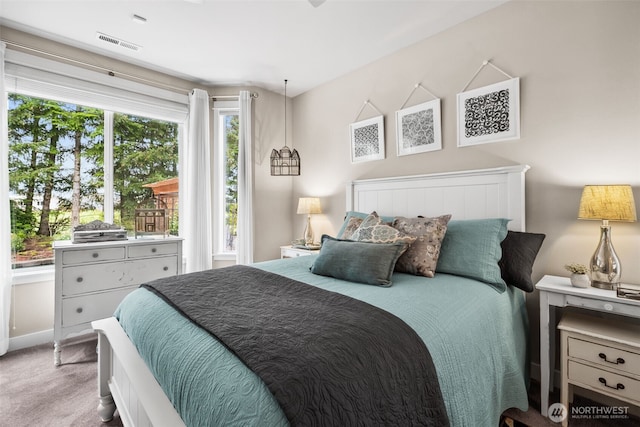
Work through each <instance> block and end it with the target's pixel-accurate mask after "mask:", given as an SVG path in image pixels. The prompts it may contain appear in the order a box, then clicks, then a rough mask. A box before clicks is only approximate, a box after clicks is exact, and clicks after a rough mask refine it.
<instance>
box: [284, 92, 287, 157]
mask: <svg viewBox="0 0 640 427" xmlns="http://www.w3.org/2000/svg"><path fill="white" fill-rule="evenodd" d="M284 146H285V147H286V146H287V79H284Z"/></svg>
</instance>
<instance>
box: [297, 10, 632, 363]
mask: <svg viewBox="0 0 640 427" xmlns="http://www.w3.org/2000/svg"><path fill="white" fill-rule="evenodd" d="M638 22H640V3H639V2H626V1H620V2H617V1H602V2H572V1H544V2H540V1H515V2H510V3H507V4H505V5H502V6H500V7H498V8H496V9H494V10H492V11H489V12H487V13H486V14H484V15H481V16H480V17H477V18H475V19H472V20H470V21H467V22H465V23H462V24H460V25H458V26H456V27H454V28H452V29H449V30H447V31H445V32H442V33H440V34H439V35H436V36H435V37H431V38H429V39H427V40H424V41H422V42H420V43H417V44H415V45H413V46H410V47H408V48H406V49H404V50H402V51H400V52H398V53H396V54H394V55H391V56H389V57H386V58H384V59H381V60H379V61H376V62H374V63H372V64H370V65H368V66H366V67H363V68H362V69H359V70H357V71H354V72H352V73H350V74H348V75H345V76H343V77H341V78H338V79H336V80H334V81H332V82H330V83H327V84H325V85H323V86H321V87H318V88H316V89H313V90H311V91H309V92H307V93H305V94H302V95H299V96H298V97H296V98H295V99H294V107H293V109H294V123H295V124H294V140H295V141H297V143H298V150H299V151H300V155H301V158H302V161H303V169H302V170H303V175H302V176H301V177H300V178H299V179H296V180H295V181H294V197H298V196H303V195H317V196H320V197H322V199H321V202H322V204H323V209H324V212H325V213H324V214H323V215H318V216H317V217H314V225H315V228H316V232H317V234H318V233H321V232H326V233H329V234H332V233H335V232H336V231H337V230H338V228H339V227H340V224H341V223H342V218H343V215H344V210H345V190H344V185H345V183H346V182H347V181H349V180H352V179H359V178H373V177H383V176H394V175H412V174H421V173H430V172H441V171H454V170H462V169H476V168H485V167H495V166H503V165H513V164H521V163H524V164H529V165H530V166H531V170H530V171H529V172H528V173H527V185H526V197H527V211H526V213H527V229H528V230H529V231H532V232H539V233H545V234H546V235H547V238H546V240H545V243H544V245H543V247H542V251H541V253H540V254H539V256H538V259H537V262H536V267H535V270H534V279H536V280H537V279H539V278H540V277H541V276H542V275H543V274H557V275H566V272H565V271H564V270H563V265H564V264H565V263H567V262H573V261H575V262H583V263H586V262H588V259H589V257H590V256H591V254H592V253H593V251H594V250H595V247H596V244H597V241H598V238H599V224H598V223H596V222H591V221H578V220H577V219H576V217H577V212H578V204H579V199H580V195H581V191H582V187H583V186H584V185H585V184H594V183H595V184H599V183H629V184H631V185H632V186H633V187H634V192H635V196H636V205H638V204H639V203H638V202H640V191H639V190H640V126H638V125H639V124H640V121H639V120H640V25H638ZM485 59H490V60H491V61H492V63H493V64H495V65H497V66H498V67H500V68H501V69H503V70H505V71H506V72H507V73H509V74H511V75H513V76H517V77H520V96H521V138H520V139H519V140H517V141H512V142H501V143H494V144H485V145H479V146H473V147H465V148H457V146H456V94H457V93H458V92H460V91H461V90H462V89H463V88H464V86H465V84H467V82H468V81H469V80H470V79H471V78H472V76H473V74H474V73H475V72H476V71H477V69H478V68H479V67H480V65H481V64H482V62H483V60H485ZM503 79H504V76H502V75H501V74H500V73H498V72H496V71H495V70H493V69H491V68H490V67H485V69H484V70H483V71H482V72H481V73H480V75H479V76H478V78H477V79H476V80H474V82H473V84H472V85H471V86H470V89H472V88H476V87H480V86H483V85H485V84H489V83H494V82H497V81H500V80H503ZM419 82H420V83H422V84H423V85H424V86H425V87H427V88H428V89H429V90H430V91H431V92H433V93H434V94H436V95H437V96H439V97H440V98H441V99H442V131H443V134H442V135H443V149H442V150H441V151H437V152H429V153H423V154H417V155H412V156H402V157H398V156H396V154H395V153H396V148H395V144H396V138H395V116H394V114H395V111H396V110H397V109H399V108H400V106H401V105H402V103H403V102H404V100H405V99H406V97H407V96H408V95H409V93H410V92H411V90H412V89H413V87H414V85H415V84H416V83H419ZM430 99H431V98H430V97H429V96H428V95H427V94H425V93H424V92H423V91H417V92H416V93H415V94H414V95H413V97H412V98H411V100H410V101H409V103H408V104H407V105H408V106H410V105H415V104H417V103H420V102H424V101H427V100H430ZM365 100H370V101H371V102H372V103H373V104H374V105H375V106H376V107H377V108H378V109H380V110H381V111H382V113H383V114H384V117H385V140H386V159H385V160H380V161H373V162H368V163H361V164H357V165H352V164H350V160H349V136H348V125H349V123H351V122H353V121H355V119H356V115H357V114H358V111H359V110H360V108H361V107H362V105H363V102H364V101H365ZM375 115H376V113H375V111H373V110H372V109H369V108H365V110H364V111H363V113H362V115H361V116H360V117H359V119H360V120H362V119H366V118H369V117H373V116H375ZM638 212H640V209H638ZM443 213H444V212H443ZM303 226H304V225H303V218H294V230H295V231H296V232H297V231H298V230H302V227H303ZM613 241H614V244H615V247H616V250H617V252H618V255H619V257H620V259H621V263H622V266H623V279H624V280H626V281H628V282H635V283H640V263H638V260H639V259H640V230H639V226H638V224H637V223H634V224H628V223H614V224H613ZM528 306H529V311H530V314H531V320H532V321H531V327H532V334H531V335H532V339H533V341H534V342H533V344H534V351H535V352H537V335H538V334H537V332H536V331H537V328H538V321H537V318H538V298H537V295H536V294H534V295H532V296H531V297H530V298H529V300H528ZM533 358H534V359H536V360H537V359H538V357H537V353H534V356H533Z"/></svg>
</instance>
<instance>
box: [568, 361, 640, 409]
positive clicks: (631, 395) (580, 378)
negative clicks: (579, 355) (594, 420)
mask: <svg viewBox="0 0 640 427" xmlns="http://www.w3.org/2000/svg"><path fill="white" fill-rule="evenodd" d="M568 378H569V381H570V382H572V383H574V384H577V385H582V386H586V387H587V388H590V389H592V390H596V391H599V392H602V393H608V394H609V395H611V396H614V397H618V398H620V399H622V400H624V401H627V402H640V381H638V380H635V379H633V378H629V377H625V376H623V375H618V374H614V373H611V372H608V371H605V370H602V369H598V368H594V367H591V366H587V365H583V364H582V363H577V362H575V361H573V360H570V361H569V363H568Z"/></svg>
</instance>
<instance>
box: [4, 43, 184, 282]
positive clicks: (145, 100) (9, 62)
mask: <svg viewBox="0 0 640 427" xmlns="http://www.w3.org/2000/svg"><path fill="white" fill-rule="evenodd" d="M4 80H5V87H4V89H5V92H6V94H7V95H8V94H9V93H16V94H20V95H26V96H31V97H36V98H43V99H50V100H53V101H59V102H66V103H72V104H78V105H83V106H87V107H93V108H98V109H101V110H103V111H104V113H105V119H106V117H107V116H110V117H111V118H113V114H114V112H117V113H123V114H131V115H136V116H142V117H148V118H151V119H156V120H162V121H168V122H173V123H177V125H178V145H179V147H182V146H183V145H184V138H185V135H186V132H185V129H186V126H187V120H188V95H187V94H186V93H185V94H181V93H177V92H173V91H169V90H165V89H159V88H156V87H153V86H149V85H145V84H141V83H137V82H133V81H131V80H126V79H122V78H118V77H115V76H112V75H107V74H105V73H99V72H96V71H92V70H88V69H84V68H80V67H77V66H75V65H70V64H65V63H62V62H58V61H53V60H49V59H46V58H42V57H39V56H35V55H31V54H28V53H24V52H19V51H14V50H7V51H6V52H5V79H4ZM185 92H186V91H185ZM111 125H113V123H112V120H111ZM107 138H110V139H111V144H110V145H111V151H110V152H109V153H107V146H108V142H107ZM104 139H105V165H104V167H105V200H104V218H105V222H113V218H114V211H113V209H114V206H113V194H114V185H113V184H114V183H113V143H112V142H113V129H112V128H111V129H110V130H109V132H107V123H106V120H105V135H104ZM5 143H8V141H6V142H5ZM181 155H182V149H179V156H181ZM181 170H182V168H180V167H179V170H178V176H180V171H181ZM181 210H182V208H181V207H180V211H181ZM180 213H182V212H180ZM180 213H179V214H180ZM53 271H54V266H53V264H52V265H47V266H38V267H26V268H21V269H14V270H13V275H14V280H13V282H14V284H17V283H33V282H34V281H36V280H37V281H40V280H49V278H51V279H53Z"/></svg>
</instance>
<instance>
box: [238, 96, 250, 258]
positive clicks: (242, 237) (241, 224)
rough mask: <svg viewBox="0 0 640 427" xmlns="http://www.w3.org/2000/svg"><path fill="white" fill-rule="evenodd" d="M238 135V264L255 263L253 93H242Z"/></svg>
mask: <svg viewBox="0 0 640 427" xmlns="http://www.w3.org/2000/svg"><path fill="white" fill-rule="evenodd" d="M239 101H240V114H239V119H240V120H239V121H240V131H239V135H238V140H239V141H238V240H237V246H236V262H237V263H238V264H251V263H252V262H253V167H252V166H253V161H252V157H253V156H252V151H253V148H252V146H253V144H252V143H251V93H250V92H248V91H246V90H242V91H240V99H239Z"/></svg>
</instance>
